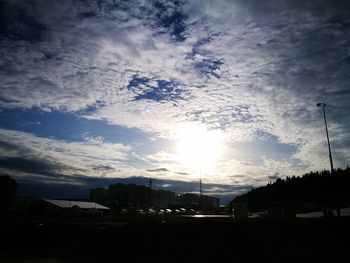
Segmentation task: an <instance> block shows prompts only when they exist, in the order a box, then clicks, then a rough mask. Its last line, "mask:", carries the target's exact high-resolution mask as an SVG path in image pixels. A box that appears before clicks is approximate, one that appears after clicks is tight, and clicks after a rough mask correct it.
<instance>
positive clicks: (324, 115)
mask: <svg viewBox="0 0 350 263" xmlns="http://www.w3.org/2000/svg"><path fill="white" fill-rule="evenodd" d="M317 107H321V108H322V110H323V118H324V125H325V126H326V135H327V142H328V152H329V161H330V163H331V173H333V172H334V168H333V159H332V151H331V144H330V142H329V135H328V127H327V118H326V110H325V108H326V107H327V105H326V103H323V102H320V103H317Z"/></svg>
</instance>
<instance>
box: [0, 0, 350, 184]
mask: <svg viewBox="0 0 350 263" xmlns="http://www.w3.org/2000/svg"><path fill="white" fill-rule="evenodd" d="M3 7H4V8H3V10H6V12H4V15H3V16H1V17H2V19H3V20H2V22H3V24H4V29H5V30H2V32H1V39H0V41H1V47H2V48H1V49H2V52H1V62H0V78H1V79H2V82H1V84H0V85H1V90H2V92H1V96H0V107H2V108H3V109H8V108H32V107H38V108H40V109H41V110H45V111H50V110H52V109H55V110H59V111H68V112H73V113H77V112H79V114H80V115H81V116H83V117H85V118H87V119H99V120H105V121H107V122H108V123H111V124H118V125H121V126H125V127H128V128H131V127H136V128H139V129H142V130H143V131H147V132H150V133H152V134H153V136H154V137H156V138H159V137H162V138H167V139H169V140H172V139H173V136H174V133H176V131H177V129H178V128H179V127H181V126H182V125H186V124H188V123H198V124H205V125H206V126H207V127H208V129H217V130H221V131H222V132H223V134H224V137H225V142H226V143H227V145H231V144H232V143H235V142H239V143H247V144H249V143H250V144H252V145H254V144H258V143H260V142H261V141H268V142H273V141H277V143H280V144H285V145H291V146H294V147H295V148H296V150H295V151H290V152H289V156H288V157H283V158H284V159H283V158H282V159H281V158H275V159H273V158H267V157H264V156H260V163H259V162H256V163H255V164H253V165H252V164H249V165H247V162H246V161H247V160H245V159H232V158H229V157H228V158H227V159H226V160H225V162H223V164H222V168H221V169H220V171H219V172H218V177H217V178H220V179H219V180H222V181H225V182H230V180H231V179H229V178H230V177H229V176H231V175H232V174H233V175H235V174H243V175H245V176H246V177H245V178H244V179H243V181H242V179H237V180H238V181H239V182H240V184H243V183H246V184H249V185H250V184H260V183H263V182H266V180H268V177H269V176H272V175H273V174H274V173H280V174H281V176H282V174H283V175H286V171H287V170H288V173H289V174H290V173H297V174H300V173H303V172H306V171H308V170H310V169H312V170H316V169H324V168H328V160H327V148H326V145H325V142H326V141H325V134H324V127H323V122H322V114H321V112H320V111H319V109H318V108H317V107H316V106H315V105H316V103H317V102H320V101H325V102H326V103H327V104H328V105H329V107H328V108H327V114H328V115H327V116H328V118H329V129H330V135H331V143H332V145H333V146H334V151H333V152H334V159H335V164H336V166H337V167H339V166H340V167H341V166H346V165H347V164H348V163H349V162H350V159H349V158H350V157H349V156H350V154H349V146H350V141H349V134H350V127H349V125H348V123H349V121H350V114H349V112H350V106H349V103H348V101H349V99H350V93H349V88H348V86H349V85H348V83H349V81H348V79H349V72H350V70H349V69H350V68H349V67H350V63H349V61H350V60H349V54H348V53H349V52H348V50H349V44H350V43H349V37H348V35H349V30H350V27H349V23H350V21H349V18H348V17H349V10H350V8H349V3H348V2H347V1H340V0H339V1H336V4H334V2H331V1H328V0H323V1H316V0H315V1H306V2H305V1H288V0H285V1H280V0H268V1H264V3H262V2H261V1H257V0H248V1H240V0H237V1H225V0H222V1H215V2H213V1H204V0H192V1H176V3H175V2H174V3H171V2H169V1H163V2H159V3H158V4H154V2H153V1H118V2H114V3H111V2H109V1H98V2H97V1H90V2H89V3H87V2H86V1H75V2H69V1H68V2H64V4H62V3H58V2H55V1H50V2H44V1H39V2H22V1H11V2H8V3H5V4H3ZM14 22H16V23H14ZM95 105H99V106H98V107H94V106H95ZM91 108H92V109H91ZM86 109H91V110H86ZM84 110H86V111H84ZM8 136H9V135H8ZM11 136H12V137H11ZM11 136H9V137H7V139H6V141H4V143H6V142H8V141H10V139H14V137H13V136H15V137H16V136H17V137H16V138H18V136H19V135H11ZM21 139H23V140H26V141H27V140H28V139H24V138H22V137H21ZM31 140H33V141H36V140H37V139H31ZM47 142H48V146H47V147H48V149H49V150H50V151H51V150H52V149H54V150H53V153H52V155H53V156H54V157H55V158H56V157H57V156H59V159H60V160H61V161H62V163H64V164H67V165H68V166H72V167H77V168H81V167H84V169H86V168H85V166H84V165H81V163H84V162H85V161H86V162H87V163H90V162H92V160H94V161H96V160H98V161H100V162H102V164H101V166H99V165H97V166H96V165H95V166H94V167H95V170H94V171H99V172H100V173H101V175H102V174H106V173H109V172H110V173H114V172H117V171H120V173H125V176H127V175H131V174H133V175H135V174H136V173H141V170H139V167H135V166H137V165H130V164H129V163H127V162H126V161H125V160H126V159H127V158H129V157H128V154H127V152H128V148H127V147H126V148H125V147H124V148H123V147H120V146H116V145H114V144H108V143H106V142H103V141H101V140H99V139H96V138H95V139H91V140H88V139H87V140H86V141H85V142H84V143H81V144H78V143H77V144H66V143H62V142H54V141H49V140H48V141H47ZM31 143H32V142H31ZM56 144H57V145H56ZM40 147H42V148H41V149H42V150H43V151H44V150H46V148H44V146H43V144H41V146H40ZM60 147H61V148H63V149H64V153H65V154H67V155H66V156H69V158H68V157H65V156H63V154H60V153H59V150H58V149H59V148H60ZM102 149H103V150H102ZM243 150H244V149H243ZM243 150H242V151H243ZM95 151H96V152H95ZM115 152H116V153H115ZM96 153H98V155H97V154H96ZM232 154H233V153H232ZM138 155H139V156H140V154H138ZM50 156H51V155H50ZM135 156H136V155H135ZM3 157H4V158H5V157H6V158H7V157H11V158H12V157H13V158H19V157H21V156H20V155H18V154H17V155H13V156H9V155H7V154H4V155H3ZM31 158H32V157H31ZM135 158H136V157H135ZM141 158H143V159H144V161H145V162H148V163H149V166H150V167H142V169H143V170H142V171H146V172H147V169H148V170H152V169H158V168H157V167H164V169H167V170H168V172H167V174H168V175H169V174H173V175H174V173H177V174H179V173H183V176H184V178H185V177H186V176H187V173H188V171H186V170H184V169H183V167H181V165H178V163H179V161H178V159H177V157H176V156H175V155H174V154H172V153H170V152H169V151H166V150H161V151H158V152H156V153H154V152H153V153H149V154H145V156H140V159H141ZM136 159H137V158H136ZM73 160H74V161H73ZM8 161H9V160H8ZM75 161H77V163H78V164H77V163H75ZM112 163H113V164H112ZM116 163H117V164H118V167H115V164H116ZM7 165H9V164H8V163H7ZM91 167H92V165H91ZM98 167H100V168H98ZM103 167H105V168H106V169H104V168H103ZM107 167H110V168H111V169H110V168H107ZM89 169H90V168H89ZM89 171H90V170H89ZM148 172H149V171H148ZM164 172H165V171H164ZM149 173H152V172H149ZM187 178H188V176H187ZM212 180H214V179H212ZM217 180H218V179H217Z"/></svg>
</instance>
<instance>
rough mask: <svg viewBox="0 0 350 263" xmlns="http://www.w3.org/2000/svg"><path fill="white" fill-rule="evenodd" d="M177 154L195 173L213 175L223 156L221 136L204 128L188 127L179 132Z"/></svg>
mask: <svg viewBox="0 0 350 263" xmlns="http://www.w3.org/2000/svg"><path fill="white" fill-rule="evenodd" d="M177 152H178V155H179V157H180V159H181V161H182V163H183V164H184V165H185V166H186V167H187V168H188V169H190V170H192V171H193V172H198V173H201V174H210V173H213V172H214V171H215V164H216V162H217V161H218V159H219V158H220V155H221V145H220V134H219V132H218V131H208V130H207V129H206V128H205V127H203V126H197V125H187V126H185V127H183V128H182V129H180V131H179V137H178V144H177Z"/></svg>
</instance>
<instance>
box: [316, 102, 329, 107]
mask: <svg viewBox="0 0 350 263" xmlns="http://www.w3.org/2000/svg"><path fill="white" fill-rule="evenodd" d="M317 107H327V105H326V103H324V102H320V103H317Z"/></svg>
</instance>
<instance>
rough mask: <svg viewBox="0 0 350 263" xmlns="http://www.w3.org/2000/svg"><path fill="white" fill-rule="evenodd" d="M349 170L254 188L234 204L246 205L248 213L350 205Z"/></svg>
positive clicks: (288, 178)
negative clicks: (313, 205) (306, 205)
mask: <svg viewBox="0 0 350 263" xmlns="http://www.w3.org/2000/svg"><path fill="white" fill-rule="evenodd" d="M349 190H350V168H349V167H347V168H346V169H337V170H335V171H334V172H333V174H331V172H330V171H321V172H310V173H307V174H305V175H303V176H301V177H296V176H292V177H287V178H286V179H280V178H279V179H277V180H276V181H275V182H273V183H269V184H267V185H265V186H261V187H258V188H254V189H252V190H251V191H249V192H248V193H246V194H243V195H240V196H238V197H236V198H234V199H233V200H232V201H231V205H232V204H233V203H241V202H242V203H245V204H246V205H247V207H248V209H249V211H261V210H266V209H269V208H271V207H273V206H282V207H285V208H294V209H301V208H304V207H305V204H307V203H309V204H317V205H319V206H320V207H327V206H330V207H334V208H339V207H345V206H349V205H350V191H349Z"/></svg>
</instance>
